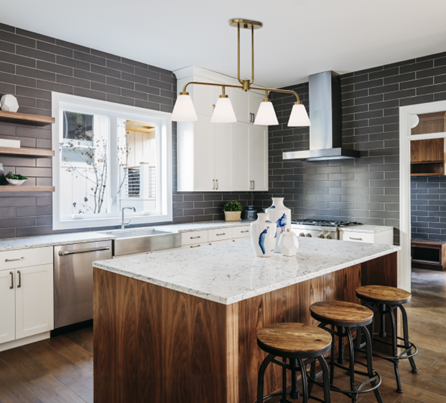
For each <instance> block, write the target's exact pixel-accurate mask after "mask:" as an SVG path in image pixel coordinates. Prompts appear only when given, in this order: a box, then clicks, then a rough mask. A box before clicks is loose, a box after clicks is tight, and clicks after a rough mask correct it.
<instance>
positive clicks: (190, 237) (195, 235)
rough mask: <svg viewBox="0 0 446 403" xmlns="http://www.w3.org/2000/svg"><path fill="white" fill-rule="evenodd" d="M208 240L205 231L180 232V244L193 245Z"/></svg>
mask: <svg viewBox="0 0 446 403" xmlns="http://www.w3.org/2000/svg"><path fill="white" fill-rule="evenodd" d="M207 241H208V232H207V231H193V232H185V233H183V234H181V244H182V245H193V244H197V243H203V242H207Z"/></svg>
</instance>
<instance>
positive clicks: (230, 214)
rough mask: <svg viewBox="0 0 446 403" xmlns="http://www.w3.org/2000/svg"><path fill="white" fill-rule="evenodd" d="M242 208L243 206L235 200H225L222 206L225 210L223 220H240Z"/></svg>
mask: <svg viewBox="0 0 446 403" xmlns="http://www.w3.org/2000/svg"><path fill="white" fill-rule="evenodd" d="M242 210H243V207H242V205H241V204H240V203H239V202H238V201H237V200H232V201H230V202H227V203H226V204H225V205H224V207H223V211H224V212H225V220H226V221H240V217H241V215H242Z"/></svg>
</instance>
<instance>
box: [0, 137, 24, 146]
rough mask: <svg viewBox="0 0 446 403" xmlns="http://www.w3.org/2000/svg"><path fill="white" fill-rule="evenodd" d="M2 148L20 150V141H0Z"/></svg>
mask: <svg viewBox="0 0 446 403" xmlns="http://www.w3.org/2000/svg"><path fill="white" fill-rule="evenodd" d="M0 147H10V148H20V140H6V139H0Z"/></svg>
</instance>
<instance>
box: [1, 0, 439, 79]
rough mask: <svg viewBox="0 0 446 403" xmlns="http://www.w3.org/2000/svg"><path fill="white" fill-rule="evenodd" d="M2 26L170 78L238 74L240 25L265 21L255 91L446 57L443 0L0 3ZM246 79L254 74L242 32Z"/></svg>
mask: <svg viewBox="0 0 446 403" xmlns="http://www.w3.org/2000/svg"><path fill="white" fill-rule="evenodd" d="M0 10H1V13H0V22H2V23H4V24H8V25H13V26H17V27H19V28H23V29H27V30H29V31H34V32H38V33H41V34H45V35H49V36H52V37H56V38H59V39H63V40H66V41H70V42H74V43H77V44H80V45H84V46H88V47H91V48H95V49H98V50H102V51H105V52H109V53H113V54H116V55H120V56H124V57H127V58H129V59H134V60H138V61H141V62H144V63H148V64H152V65H154V66H158V67H163V68H165V69H169V70H176V69H179V68H181V67H185V66H189V65H197V66H200V67H204V68H208V69H211V70H215V71H218V72H220V73H224V74H228V75H231V76H234V75H236V63H237V59H236V49H237V48H236V35H237V30H236V29H235V28H232V27H230V26H229V25H228V20H229V19H231V18H247V19H253V20H258V21H262V22H263V24H264V26H263V28H262V29H260V30H257V31H256V34H255V42H256V43H255V52H256V59H255V60H256V83H257V84H259V85H264V86H274V87H281V86H285V85H291V84H295V83H299V82H304V81H307V79H308V75H309V74H313V73H317V72H321V71H325V70H335V71H338V72H350V71H357V70H361V69H365V68H369V67H375V66H381V65H383V64H388V63H393V62H397V61H401V60H406V59H411V58H414V57H420V56H425V55H429V54H433V53H438V52H443V51H446V24H445V19H444V16H445V15H446V1H444V0H424V1H422V2H420V1H419V0H417V1H414V0H374V1H365V0H337V1H334V0H269V1H266V0H222V1H219V2H217V1H215V0H149V1H147V0H145V1H143V0H39V1H36V0H20V1H11V0H0ZM242 33H243V36H242V40H243V43H242V50H246V52H247V53H246V57H244V58H243V59H242V61H243V62H245V63H244V65H243V68H242V76H243V77H242V78H245V77H247V76H249V74H250V65H249V63H250V59H249V57H250V53H249V46H250V42H249V41H250V38H249V31H247V30H243V31H242Z"/></svg>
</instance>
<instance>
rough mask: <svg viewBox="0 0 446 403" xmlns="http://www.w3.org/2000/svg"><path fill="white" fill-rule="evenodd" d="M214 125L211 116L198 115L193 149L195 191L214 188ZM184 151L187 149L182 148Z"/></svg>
mask: <svg viewBox="0 0 446 403" xmlns="http://www.w3.org/2000/svg"><path fill="white" fill-rule="evenodd" d="M212 126H213V125H212V123H211V117H210V116H206V115H198V120H197V121H196V122H195V124H194V147H193V151H192V150H191V151H192V158H193V163H194V173H193V175H194V185H193V190H195V191H212V190H214V182H213V180H214V179H215V176H214V140H213V139H214V135H213V127H212ZM182 152H185V150H182ZM183 174H184V172H183ZM191 174H192V173H191Z"/></svg>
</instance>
